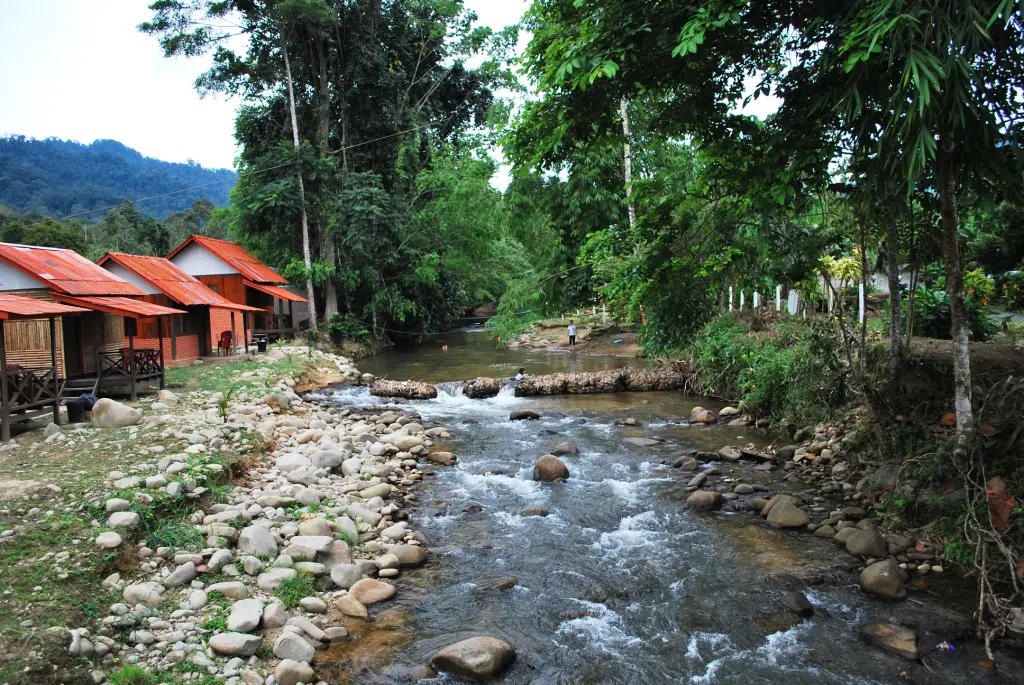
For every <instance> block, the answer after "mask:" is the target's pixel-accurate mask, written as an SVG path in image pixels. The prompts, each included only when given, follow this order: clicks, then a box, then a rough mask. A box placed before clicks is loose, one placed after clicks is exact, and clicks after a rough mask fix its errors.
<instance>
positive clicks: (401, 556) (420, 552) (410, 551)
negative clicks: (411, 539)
mask: <svg viewBox="0 0 1024 685" xmlns="http://www.w3.org/2000/svg"><path fill="white" fill-rule="evenodd" d="M388 552H389V553H390V554H394V555H395V557H397V558H398V563H399V565H400V566H401V567H402V568H416V567H418V566H422V565H423V564H425V563H427V550H425V549H423V548H422V547H420V546H419V545H395V546H394V547H392V548H391V549H390V550H388Z"/></svg>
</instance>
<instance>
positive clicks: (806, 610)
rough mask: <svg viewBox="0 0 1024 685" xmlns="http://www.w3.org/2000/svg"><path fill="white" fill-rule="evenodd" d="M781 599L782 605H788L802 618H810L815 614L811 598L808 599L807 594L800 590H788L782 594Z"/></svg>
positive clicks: (788, 607)
mask: <svg viewBox="0 0 1024 685" xmlns="http://www.w3.org/2000/svg"><path fill="white" fill-rule="evenodd" d="M780 601H781V602H782V606H784V607H786V608H787V609H789V610H790V611H792V612H793V613H794V614H796V615H797V616H800V617H801V618H810V617H811V616H813V615H814V606H813V605H812V604H811V602H810V600H808V599H807V595H805V594H804V593H802V592H800V591H799V590H794V591H793V592H787V593H786V594H784V595H782V598H781V599H780Z"/></svg>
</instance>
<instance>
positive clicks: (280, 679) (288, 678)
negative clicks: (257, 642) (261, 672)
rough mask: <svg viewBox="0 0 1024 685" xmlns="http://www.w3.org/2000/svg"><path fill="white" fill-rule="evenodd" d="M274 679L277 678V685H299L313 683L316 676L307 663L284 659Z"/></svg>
mask: <svg viewBox="0 0 1024 685" xmlns="http://www.w3.org/2000/svg"><path fill="white" fill-rule="evenodd" d="M261 677H262V676H261ZM274 677H275V678H277V685H298V684H299V683H312V682H313V681H314V679H315V678H316V675H315V674H314V673H313V668H312V667H311V666H310V665H309V664H307V663H303V662H302V661H295V660H294V659H282V660H281V663H279V664H278V665H277V669H276V670H275V671H274Z"/></svg>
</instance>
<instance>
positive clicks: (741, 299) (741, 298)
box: [740, 290, 746, 312]
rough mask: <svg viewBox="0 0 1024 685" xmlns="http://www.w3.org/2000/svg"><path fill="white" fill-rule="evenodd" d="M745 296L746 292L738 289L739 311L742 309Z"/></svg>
mask: <svg viewBox="0 0 1024 685" xmlns="http://www.w3.org/2000/svg"><path fill="white" fill-rule="evenodd" d="M745 297H746V293H744V292H743V291H742V290H741V291H740V311H741V312H742V311H743V303H744V298H745Z"/></svg>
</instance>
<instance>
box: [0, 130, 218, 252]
mask: <svg viewBox="0 0 1024 685" xmlns="http://www.w3.org/2000/svg"><path fill="white" fill-rule="evenodd" d="M234 183H235V174H234V172H233V171H230V170H228V169H206V168H203V167H202V166H200V165H198V164H195V163H191V162H190V163H188V164H178V163H173V162H163V161H160V160H157V159H153V158H151V157H143V156H142V155H141V154H139V153H138V152H136V151H135V150H133V149H131V148H129V147H126V146H124V145H122V144H121V143H118V142H117V141H114V140H96V141H93V142H92V143H90V144H89V145H83V144H81V143H76V142H74V141H70V140H59V139H57V138H47V139H46V140H35V139H33V138H26V137H25V136H9V137H6V138H0V204H6V205H9V206H10V207H13V208H14V209H16V210H19V211H22V212H31V213H38V214H39V215H44V216H51V217H55V218H60V217H64V216H68V215H71V214H79V213H81V212H88V211H93V210H102V209H105V208H106V207H112V206H114V205H119V204H121V203H123V202H124V201H125V200H131V199H135V198H142V197H151V196H159V195H165V194H166V197H153V198H152V199H150V200H147V201H146V202H145V203H144V204H142V205H141V210H142V211H143V212H144V213H145V214H146V215H147V216H151V217H155V218H157V219H165V218H168V217H169V216H170V215H172V214H173V213H174V212H178V211H188V210H187V208H188V207H189V205H191V204H192V203H194V202H196V201H200V200H203V198H209V199H210V200H203V201H205V202H209V201H212V205H217V206H220V205H225V204H227V202H228V192H229V191H230V190H231V186H232V185H234ZM193 186H202V187H200V188H193ZM182 188H193V189H192V190H186V191H184V192H179V191H181V190H182ZM31 244H43V243H31Z"/></svg>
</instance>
